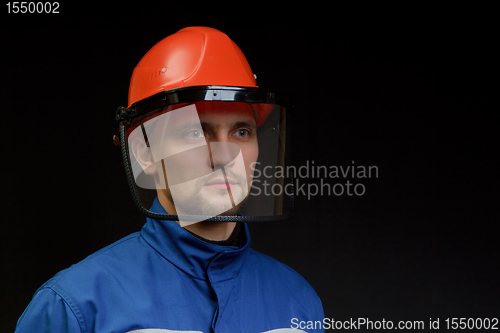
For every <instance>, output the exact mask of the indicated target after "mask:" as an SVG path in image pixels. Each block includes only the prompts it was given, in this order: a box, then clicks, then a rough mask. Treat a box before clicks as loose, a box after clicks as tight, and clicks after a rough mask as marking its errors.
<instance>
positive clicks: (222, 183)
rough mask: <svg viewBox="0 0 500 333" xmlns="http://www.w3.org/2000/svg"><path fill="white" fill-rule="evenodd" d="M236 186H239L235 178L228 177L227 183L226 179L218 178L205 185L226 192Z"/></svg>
mask: <svg viewBox="0 0 500 333" xmlns="http://www.w3.org/2000/svg"><path fill="white" fill-rule="evenodd" d="M236 184H238V182H237V181H235V180H234V179H233V178H229V177H227V182H226V180H225V179H224V177H217V178H215V179H213V180H211V181H209V182H207V183H205V186H208V187H210V188H213V189H216V190H226V189H230V187H231V186H234V185H236Z"/></svg>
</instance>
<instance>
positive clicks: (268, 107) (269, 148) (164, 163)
mask: <svg viewBox="0 0 500 333" xmlns="http://www.w3.org/2000/svg"><path fill="white" fill-rule="evenodd" d="M287 104H288V99H287V97H286V95H284V94H281V93H278V92H272V91H268V90H263V89H259V88H242V87H217V86H207V87H189V88H181V89H177V90H172V91H166V92H162V93H159V94H157V95H155V96H152V97H150V98H148V99H146V100H143V101H141V102H138V103H136V104H133V105H132V106H130V107H129V108H128V109H124V108H119V110H118V112H117V119H118V120H121V123H120V142H121V147H122V155H123V160H124V164H125V170H126V174H127V178H128V183H129V187H130V190H131V192H132V196H133V198H134V202H135V203H136V205H137V206H138V207H139V209H140V210H141V211H142V212H143V213H144V214H146V215H147V216H149V217H152V218H156V219H162V220H175V221H179V222H180V224H181V225H182V226H186V225H189V224H192V223H196V222H201V221H227V222H229V221H236V222H238V221H240V222H251V221H273V220H282V219H285V218H287V217H288V216H289V215H290V213H291V210H292V203H293V192H294V189H293V180H292V179H291V177H289V176H291V175H288V173H287V165H289V164H288V158H289V154H287V152H288V151H287V149H286V143H287V141H288V140H287V138H286V136H287ZM156 197H157V198H158V201H159V202H160V204H161V205H162V206H163V208H164V209H165V210H166V211H167V212H168V214H159V213H158V212H153V211H151V210H150V209H149V207H151V205H152V203H153V200H154V199H155V198H156Z"/></svg>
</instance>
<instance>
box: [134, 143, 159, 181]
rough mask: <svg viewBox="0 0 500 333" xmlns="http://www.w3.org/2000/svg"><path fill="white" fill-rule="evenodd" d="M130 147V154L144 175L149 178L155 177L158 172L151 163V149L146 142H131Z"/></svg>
mask: <svg viewBox="0 0 500 333" xmlns="http://www.w3.org/2000/svg"><path fill="white" fill-rule="evenodd" d="M131 147H132V153H133V154H134V157H135V159H136V160H137V162H139V164H140V166H141V167H142V170H144V173H145V174H146V175H149V176H154V175H156V174H157V172H158V170H157V168H156V164H155V163H154V162H153V159H152V155H151V149H150V148H149V147H148V146H147V145H146V142H144V140H133V142H132V145H131Z"/></svg>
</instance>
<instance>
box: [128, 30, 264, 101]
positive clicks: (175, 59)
mask: <svg viewBox="0 0 500 333" xmlns="http://www.w3.org/2000/svg"><path fill="white" fill-rule="evenodd" d="M209 85H217V86H240V87H257V83H256V82H255V77H254V74H253V72H252V70H251V69H250V65H249V64H248V61H247V59H246V58H245V56H244V55H243V52H241V50H240V48H239V47H238V46H237V45H236V44H235V43H234V42H233V41H232V40H231V39H229V37H228V36H227V35H226V34H224V33H223V32H221V31H219V30H216V29H213V28H207V27H188V28H184V29H182V30H180V31H178V32H177V33H175V34H173V35H170V36H168V37H166V38H164V39H163V40H161V41H160V42H159V43H157V44H156V45H155V46H153V47H152V48H151V49H150V50H149V51H148V52H147V53H146V55H144V57H143V58H142V59H141V61H140V62H139V64H138V65H137V67H136V68H135V69H134V72H133V74H132V78H131V80H130V87H129V93H128V105H129V107H130V106H131V105H132V104H133V103H136V102H138V101H140V100H142V99H144V98H146V97H149V96H152V95H154V94H157V93H159V92H161V91H166V90H170V89H175V88H181V87H189V86H209Z"/></svg>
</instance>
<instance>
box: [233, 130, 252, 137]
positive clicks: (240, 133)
mask: <svg viewBox="0 0 500 333" xmlns="http://www.w3.org/2000/svg"><path fill="white" fill-rule="evenodd" d="M234 134H235V135H236V136H238V137H240V138H244V137H246V136H248V135H250V131H249V130H247V129H239V130H237V131H236V133H234Z"/></svg>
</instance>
